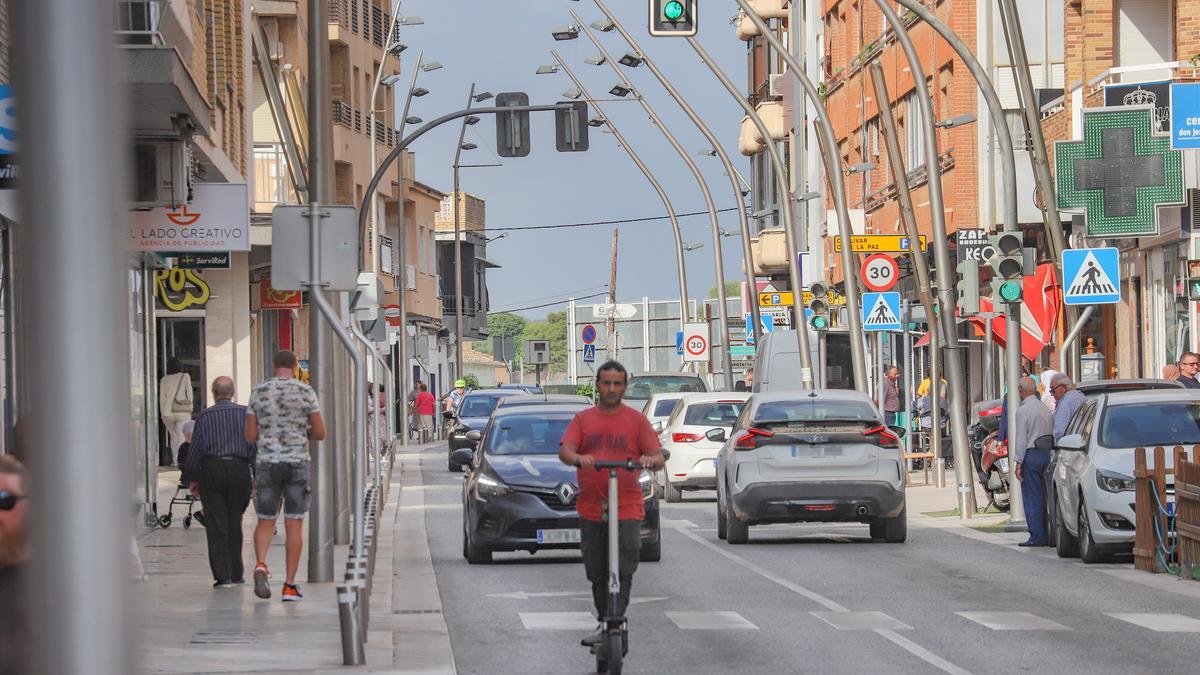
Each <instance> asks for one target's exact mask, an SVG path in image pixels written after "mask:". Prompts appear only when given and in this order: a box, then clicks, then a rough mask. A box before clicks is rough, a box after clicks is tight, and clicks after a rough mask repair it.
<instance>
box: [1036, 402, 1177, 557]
mask: <svg viewBox="0 0 1200 675" xmlns="http://www.w3.org/2000/svg"><path fill="white" fill-rule="evenodd" d="M1198 443H1200V392H1198V391H1194V390H1190V389H1179V390H1173V389H1172V390H1167V389H1163V390H1158V391H1153V390H1152V391H1127V392H1120V393H1111V394H1101V395H1100V396H1097V397H1096V398H1094V399H1092V400H1090V401H1088V402H1087V403H1085V404H1084V406H1083V407H1082V408H1080V410H1079V413H1077V414H1076V416H1075V417H1074V418H1072V420H1071V425H1070V426H1069V427H1068V429H1067V433H1066V434H1065V435H1063V437H1062V438H1060V439H1059V440H1058V442H1057V443H1056V444H1055V448H1056V449H1057V451H1058V465H1057V467H1056V468H1055V472H1054V477H1053V481H1054V493H1055V502H1056V504H1055V509H1054V511H1053V513H1052V514H1051V515H1052V520H1051V521H1049V527H1053V528H1054V529H1055V535H1056V539H1055V548H1056V549H1057V552H1058V555H1059V556H1060V557H1063V558H1067V557H1072V556H1074V555H1078V556H1079V557H1080V558H1082V559H1083V561H1084V562H1086V563H1096V562H1104V561H1106V560H1109V559H1110V558H1111V557H1112V556H1113V555H1114V554H1117V553H1127V552H1129V551H1131V550H1132V548H1133V540H1134V534H1135V523H1136V522H1137V519H1136V517H1135V516H1134V509H1135V503H1134V502H1135V499H1134V480H1133V465H1134V449H1135V448H1139V447H1141V448H1147V449H1151V448H1154V447H1156V446H1160V445H1161V446H1164V447H1166V448H1168V449H1170V448H1173V447H1174V446H1176V445H1183V446H1191V445H1195V444H1198ZM1173 460H1174V458H1173V457H1172V453H1171V452H1169V451H1168V452H1167V453H1166V464H1167V466H1166V468H1168V469H1170V468H1171V466H1172V464H1173ZM1167 480H1168V481H1169V482H1168V483H1167V486H1166V488H1167V490H1168V494H1170V493H1171V492H1172V491H1173V489H1174V483H1173V481H1171V479H1170V478H1168V479H1167ZM1149 508H1152V507H1149Z"/></svg>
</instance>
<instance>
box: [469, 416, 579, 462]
mask: <svg viewBox="0 0 1200 675" xmlns="http://www.w3.org/2000/svg"><path fill="white" fill-rule="evenodd" d="M572 417H573V415H553V416H549V417H548V416H546V415H505V416H503V417H499V418H497V419H496V420H495V421H494V422H493V423H492V428H491V431H490V432H489V433H488V444H487V452H488V453H489V454H492V455H555V454H558V444H559V442H560V441H562V436H563V433H564V432H565V431H566V430H567V425H568V424H570V423H571V418H572Z"/></svg>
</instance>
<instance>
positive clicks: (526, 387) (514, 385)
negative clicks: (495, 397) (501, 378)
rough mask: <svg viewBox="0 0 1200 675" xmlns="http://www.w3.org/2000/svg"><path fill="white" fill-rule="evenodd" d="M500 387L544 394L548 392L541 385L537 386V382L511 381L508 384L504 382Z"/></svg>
mask: <svg viewBox="0 0 1200 675" xmlns="http://www.w3.org/2000/svg"><path fill="white" fill-rule="evenodd" d="M498 389H519V390H521V391H523V392H525V393H526V394H544V393H546V392H545V391H543V390H542V388H541V387H539V386H537V385H536V384H524V383H521V382H509V383H507V384H502V385H500V386H499V387H498Z"/></svg>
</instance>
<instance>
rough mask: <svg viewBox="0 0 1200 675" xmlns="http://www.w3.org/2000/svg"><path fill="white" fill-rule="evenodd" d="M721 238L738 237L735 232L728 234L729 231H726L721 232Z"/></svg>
mask: <svg viewBox="0 0 1200 675" xmlns="http://www.w3.org/2000/svg"><path fill="white" fill-rule="evenodd" d="M721 236H722V237H736V236H738V233H737V232H729V231H726V230H721Z"/></svg>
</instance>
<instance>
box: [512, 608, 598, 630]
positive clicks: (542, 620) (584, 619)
mask: <svg viewBox="0 0 1200 675" xmlns="http://www.w3.org/2000/svg"><path fill="white" fill-rule="evenodd" d="M518 616H520V617H521V623H522V624H524V625H525V630H593V629H595V628H596V617H594V616H592V613H591V612H518Z"/></svg>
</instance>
